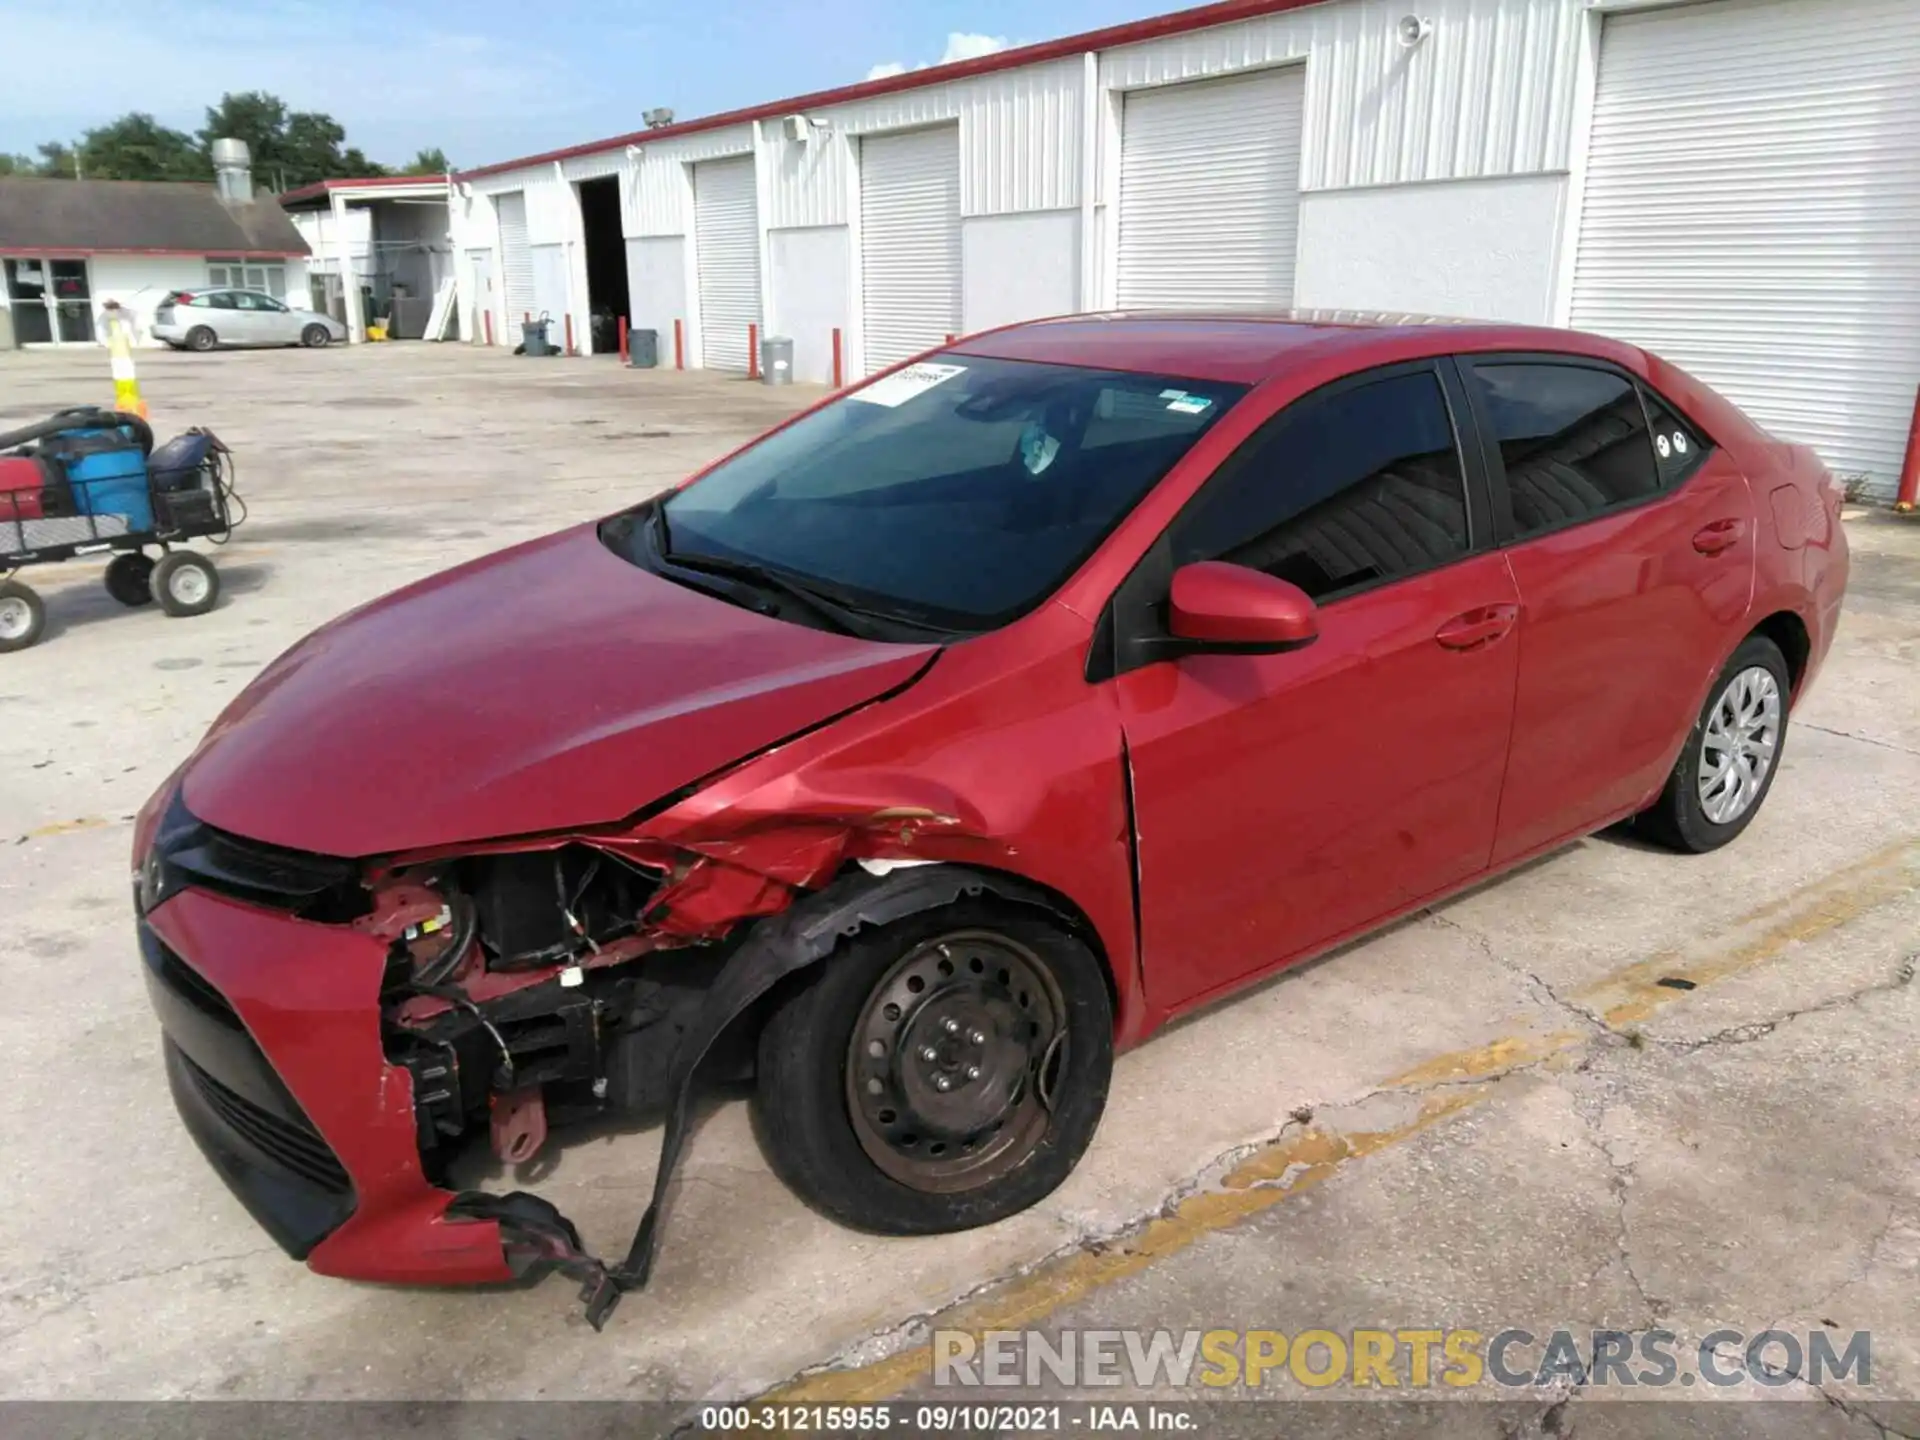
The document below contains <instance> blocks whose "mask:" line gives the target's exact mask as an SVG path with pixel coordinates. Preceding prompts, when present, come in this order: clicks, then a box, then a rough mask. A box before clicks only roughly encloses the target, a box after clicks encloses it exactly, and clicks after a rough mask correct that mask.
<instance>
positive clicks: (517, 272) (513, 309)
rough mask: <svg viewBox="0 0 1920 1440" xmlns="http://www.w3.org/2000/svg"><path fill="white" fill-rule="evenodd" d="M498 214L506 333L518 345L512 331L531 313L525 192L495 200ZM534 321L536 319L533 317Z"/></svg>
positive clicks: (530, 253)
mask: <svg viewBox="0 0 1920 1440" xmlns="http://www.w3.org/2000/svg"><path fill="white" fill-rule="evenodd" d="M493 203H494V208H495V209H496V210H497V211H498V212H499V215H500V276H501V281H502V293H503V294H504V295H505V297H506V305H507V333H508V334H509V335H511V336H513V337H514V339H513V341H512V343H513V344H516V345H517V344H518V343H519V334H520V332H519V330H518V329H517V328H516V327H517V326H518V325H519V324H520V321H521V319H522V318H523V317H524V316H527V315H531V314H533V313H534V305H533V247H532V246H531V245H529V244H528V243H527V192H526V191H524V190H514V191H511V192H509V193H508V194H505V195H501V196H498V197H496V198H495V200H494V202H493ZM536 318H537V317H536Z"/></svg>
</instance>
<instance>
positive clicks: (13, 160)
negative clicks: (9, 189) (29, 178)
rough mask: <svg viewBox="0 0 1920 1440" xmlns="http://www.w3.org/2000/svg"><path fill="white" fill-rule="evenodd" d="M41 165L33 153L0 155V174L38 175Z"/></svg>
mask: <svg viewBox="0 0 1920 1440" xmlns="http://www.w3.org/2000/svg"><path fill="white" fill-rule="evenodd" d="M39 173H40V167H39V165H38V164H36V163H35V162H34V158H33V157H32V156H31V155H0V175H38V174H39Z"/></svg>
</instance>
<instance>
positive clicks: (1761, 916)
mask: <svg viewBox="0 0 1920 1440" xmlns="http://www.w3.org/2000/svg"><path fill="white" fill-rule="evenodd" d="M1916 886H1920V840H1916V839H1913V838H1911V837H1909V838H1906V839H1902V840H1897V841H1895V842H1894V843H1893V844H1891V845H1888V846H1885V847H1883V848H1882V849H1880V850H1876V851H1875V852H1874V853H1873V854H1871V855H1869V856H1867V857H1866V858H1865V859H1863V860H1860V861H1857V862H1855V863H1854V864H1852V865H1849V866H1847V867H1845V868H1844V869H1841V870H1837V871H1835V872H1834V873H1833V874H1831V875H1826V876H1822V877H1821V878H1819V879H1817V880H1813V881H1810V882H1808V883H1807V884H1805V885H1802V886H1801V887H1800V888H1799V889H1797V890H1794V891H1791V892H1790V893H1788V894H1787V895H1786V896H1784V897H1783V898H1781V899H1779V900H1775V901H1772V902H1770V903H1768V904H1766V905H1762V906H1760V907H1759V908H1758V909H1756V910H1752V911H1749V912H1748V913H1747V914H1746V915H1745V916H1743V917H1742V918H1741V920H1740V922H1739V923H1738V924H1737V925H1735V927H1734V930H1735V932H1736V933H1738V932H1740V931H1742V930H1747V929H1749V928H1751V927H1752V926H1754V925H1755V924H1758V923H1759V922H1761V921H1772V922H1773V923H1771V924H1766V925H1764V926H1763V927H1762V928H1760V929H1758V930H1756V931H1754V933H1752V934H1750V935H1747V936H1746V937H1745V938H1744V939H1742V940H1740V941H1738V942H1737V943H1735V944H1734V945H1732V946H1730V947H1728V948H1724V949H1721V950H1718V951H1715V952H1712V953H1709V954H1705V955H1695V954H1690V953H1689V950H1688V948H1687V947H1685V946H1681V947H1677V948H1675V949H1672V950H1667V951H1663V952H1661V953H1660V954H1658V955H1655V956H1653V957H1652V958H1650V959H1647V960H1643V961H1641V962H1640V963H1639V964H1637V965H1629V966H1627V967H1626V968H1625V969H1624V970H1619V971H1616V972H1615V973H1614V974H1612V975H1609V976H1608V977H1607V978H1606V979H1604V980H1601V981H1600V982H1598V983H1597V984H1594V985H1591V986H1589V987H1587V988H1586V989H1585V990H1582V991H1581V992H1580V993H1579V994H1578V995H1577V996H1576V997H1575V999H1576V1001H1577V1002H1578V1003H1579V1004H1581V1005H1583V1006H1584V1007H1586V1008H1587V1009H1590V1010H1592V1011H1594V1012H1595V1013H1596V1014H1598V1015H1600V1016H1601V1017H1602V1018H1603V1019H1604V1020H1605V1021H1606V1022H1607V1024H1608V1025H1609V1026H1612V1027H1613V1028H1615V1029H1618V1028H1619V1027H1620V1026H1622V1025H1634V1024H1639V1023H1640V1022H1642V1021H1645V1020H1648V1019H1651V1018H1652V1017H1653V1016H1654V1015H1655V1014H1657V1013H1658V1012H1659V1011H1661V1010H1664V1009H1665V1008H1666V1007H1667V1006H1669V1005H1671V1004H1673V1003H1674V1002H1675V1001H1676V1000H1680V999H1682V998H1684V997H1685V996H1686V995H1687V994H1688V993H1689V992H1688V991H1686V990H1679V989H1673V988H1671V987H1668V986H1665V985H1662V984H1660V981H1661V980H1662V979H1667V978H1672V979H1678V980H1689V981H1692V982H1693V984H1694V986H1695V987H1696V988H1700V987H1704V986H1707V985H1710V984H1712V983H1713V982H1714V981H1716V980H1725V979H1726V978H1728V977H1729V976H1732V975H1738V974H1740V973H1741V972H1742V971H1745V970H1751V969H1753V967H1754V966H1756V965H1761V964H1764V963H1765V962H1766V961H1768V960H1772V959H1774V958H1775V957H1776V956H1778V955H1780V954H1781V953H1782V952H1783V951H1785V950H1786V949H1787V948H1788V947H1789V946H1791V945H1796V944H1800V943H1802V942H1804V941H1808V940H1814V939H1817V938H1819V937H1820V936H1822V935H1826V934H1829V933H1831V932H1832V931H1834V930H1837V929H1839V928H1840V927H1841V926H1842V925H1845V924H1846V923H1847V922H1849V921H1850V920H1853V919H1855V918H1856V917H1858V916H1860V915H1862V914H1864V913H1865V912H1867V911H1868V910H1871V909H1873V908H1874V907H1875V906H1878V905H1883V904H1885V903H1886V902H1887V901H1889V900H1892V899H1896V898H1898V897H1899V896H1901V895H1904V894H1906V893H1907V892H1908V891H1910V890H1912V889H1914V888H1915V887H1916Z"/></svg>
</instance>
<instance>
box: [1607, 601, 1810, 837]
mask: <svg viewBox="0 0 1920 1440" xmlns="http://www.w3.org/2000/svg"><path fill="white" fill-rule="evenodd" d="M1791 688H1792V682H1791V678H1790V676H1789V675H1788V673H1787V661H1786V657H1785V656H1783V655H1782V654H1781V653H1780V647H1779V646H1778V645H1776V644H1774V643H1773V641H1771V640H1769V639H1767V637H1766V636H1764V635H1749V636H1748V637H1747V638H1746V639H1745V640H1743V641H1741V642H1740V648H1739V649H1737V650H1735V651H1734V652H1733V658H1732V659H1730V660H1728V661H1727V663H1726V665H1725V667H1724V668H1722V670H1721V671H1720V673H1719V675H1718V676H1716V677H1715V678H1714V682H1713V686H1712V688H1711V689H1710V690H1709V691H1708V692H1707V703H1706V705H1705V706H1704V707H1703V708H1702V709H1701V711H1700V717H1699V719H1697V720H1695V721H1694V722H1693V729H1692V730H1691V731H1690V732H1689V733H1688V735H1687V743H1686V744H1684V745H1682V746H1681V747H1680V758H1679V759H1678V760H1677V761H1675V762H1674V766H1673V773H1672V774H1671V775H1669V776H1668V777H1667V784H1666V788H1665V789H1664V790H1662V791H1661V792H1660V798H1659V799H1658V800H1656V801H1655V802H1654V803H1653V806H1652V807H1651V808H1650V809H1648V810H1647V811H1646V812H1645V813H1643V814H1642V815H1641V816H1640V824H1641V827H1642V828H1643V829H1644V830H1645V831H1646V832H1647V833H1648V834H1649V835H1651V836H1652V837H1653V838H1654V839H1655V840H1658V841H1659V842H1661V843H1662V844H1664V845H1669V846H1671V847H1672V848H1674V849H1676V850H1686V851H1690V852H1692V853H1693V854H1696V855H1701V854H1705V853H1706V852H1707V851H1709V850H1718V849H1719V848H1720V847H1721V846H1722V845H1725V844H1726V843H1727V842H1728V841H1729V840H1731V839H1733V837H1734V836H1736V835H1738V834H1739V833H1740V832H1741V831H1742V830H1744V829H1746V828H1747V826H1748V825H1750V824H1751V823H1752V822H1753V817H1754V816H1755V815H1757V814H1759V813H1760V806H1761V804H1762V803H1763V802H1764V801H1765V800H1766V798H1767V792H1768V791H1769V790H1771V789H1772V788H1773V777H1774V776H1775V775H1776V774H1777V773H1778V772H1779V769H1780V750H1781V747H1782V746H1783V745H1784V744H1785V742H1786V738H1787V697H1788V695H1789V693H1790V691H1791Z"/></svg>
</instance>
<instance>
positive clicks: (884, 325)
mask: <svg viewBox="0 0 1920 1440" xmlns="http://www.w3.org/2000/svg"><path fill="white" fill-rule="evenodd" d="M860 267H861V283H860V297H861V306H862V310H863V319H862V324H861V333H862V334H863V336H864V337H865V340H866V368H867V371H868V373H869V374H871V373H872V372H873V371H875V370H882V369H885V368H886V367H887V366H889V365H893V364H896V363H898V362H899V361H901V360H905V359H906V358H907V357H908V356H909V355H916V354H918V353H919V352H920V351H922V350H925V349H927V348H928V347H930V346H934V345H938V344H940V343H941V342H942V341H943V340H945V339H946V338H947V336H949V335H955V334H958V333H959V331H960V127H959V126H958V125H941V126H937V127H935V128H933V129H930V130H910V131H907V132H906V133H905V134H901V135H870V136H868V137H866V138H865V139H863V140H862V141H861V142H860Z"/></svg>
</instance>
